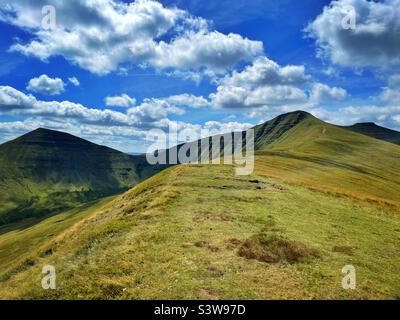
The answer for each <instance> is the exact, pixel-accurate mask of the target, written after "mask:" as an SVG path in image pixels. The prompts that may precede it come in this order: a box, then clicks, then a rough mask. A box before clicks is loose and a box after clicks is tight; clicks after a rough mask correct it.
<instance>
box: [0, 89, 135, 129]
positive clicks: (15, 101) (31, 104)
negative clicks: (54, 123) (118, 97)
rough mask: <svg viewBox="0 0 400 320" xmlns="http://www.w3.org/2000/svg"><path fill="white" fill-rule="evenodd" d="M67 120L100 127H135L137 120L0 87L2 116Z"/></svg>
mask: <svg viewBox="0 0 400 320" xmlns="http://www.w3.org/2000/svg"><path fill="white" fill-rule="evenodd" d="M4 113H9V114H22V115H28V116H43V117H50V118H59V119H60V118H61V119H62V118H67V119H70V120H77V121H80V122H81V123H92V124H98V125H106V126H107V125H122V126H128V125H134V124H135V121H137V119H135V118H131V117H128V116H127V115H126V114H124V113H121V112H115V111H112V110H107V109H105V110H99V109H89V108H86V107H85V106H83V105H81V104H78V103H74V102H70V101H61V102H59V101H41V100H37V99H36V98H35V97H34V96H32V95H26V94H24V93H23V92H20V91H18V90H16V89H14V88H12V87H9V86H0V114H4Z"/></svg>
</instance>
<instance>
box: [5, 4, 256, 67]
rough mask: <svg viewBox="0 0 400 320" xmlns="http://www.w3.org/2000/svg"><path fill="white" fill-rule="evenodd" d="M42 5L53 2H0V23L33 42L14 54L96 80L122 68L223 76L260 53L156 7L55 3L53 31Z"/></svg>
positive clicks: (250, 43) (198, 21)
mask: <svg viewBox="0 0 400 320" xmlns="http://www.w3.org/2000/svg"><path fill="white" fill-rule="evenodd" d="M45 4H52V1H50V2H49V1H44V0H38V1H32V2H28V3H26V1H23V0H15V1H13V2H12V3H9V2H8V1H5V0H0V5H3V9H0V10H1V11H0V19H1V20H3V21H5V22H7V23H10V24H13V25H16V26H19V27H22V28H24V29H27V30H29V31H30V32H31V33H32V34H33V36H34V39H32V40H31V41H29V42H27V43H22V42H20V43H16V44H14V45H13V46H12V50H14V51H18V52H21V53H23V54H25V55H31V56H35V57H37V58H39V59H41V60H44V61H46V60H48V59H49V58H50V57H53V56H63V57H64V58H65V59H67V60H69V61H71V62H72V63H74V64H77V65H79V66H80V67H82V68H84V69H86V70H89V71H91V72H93V73H96V74H107V73H110V72H112V71H115V70H118V68H119V67H120V65H121V64H123V63H131V64H136V65H141V66H152V67H155V68H159V69H178V70H188V71H190V70H196V71H199V69H201V70H203V71H204V70H213V71H215V72H223V71H225V70H226V69H228V68H230V67H232V66H233V65H235V64H236V63H237V62H239V61H250V60H252V59H253V58H254V57H255V56H258V55H261V54H262V53H263V45H262V43H261V42H259V41H251V40H249V39H246V38H244V37H242V36H240V35H237V34H228V35H225V34H222V33H219V32H217V31H213V30H212V29H211V28H210V25H209V24H208V22H207V21H205V20H204V19H202V18H200V17H193V16H191V15H190V14H189V13H188V12H186V11H184V10H180V9H177V8H175V7H171V8H168V7H165V6H163V5H162V4H161V3H159V2H157V1H152V0H136V1H135V2H132V3H123V2H117V1H115V0H83V1H82V0H81V1H78V0H70V1H62V2H60V1H57V2H56V3H55V6H56V8H57V28H56V29H55V30H43V29H42V28H41V27H40V21H41V19H42V16H41V15H40V14H41V10H40V9H41V8H42V6H43V5H45Z"/></svg>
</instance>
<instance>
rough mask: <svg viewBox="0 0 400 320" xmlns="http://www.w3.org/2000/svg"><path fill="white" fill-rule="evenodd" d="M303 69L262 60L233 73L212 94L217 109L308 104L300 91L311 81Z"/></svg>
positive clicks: (212, 101)
mask: <svg viewBox="0 0 400 320" xmlns="http://www.w3.org/2000/svg"><path fill="white" fill-rule="evenodd" d="M310 79H311V78H310V76H308V75H306V74H305V68H304V66H284V67H281V66H279V65H278V64H277V63H276V62H274V61H272V60H270V59H268V58H266V57H260V58H258V59H256V60H255V61H254V63H253V64H252V65H250V66H247V67H246V68H245V69H244V70H243V71H241V72H238V71H233V72H232V74H231V75H227V76H225V77H224V78H223V79H222V80H220V81H219V85H218V87H217V91H216V92H215V93H213V94H211V95H210V100H211V103H212V105H213V106H215V107H217V108H243V107H246V108H256V107H263V106H277V105H285V104H296V103H297V104H299V103H305V102H306V100H307V95H306V93H305V92H304V91H303V89H301V87H302V86H303V85H305V84H306V83H307V82H308V81H309V80H310Z"/></svg>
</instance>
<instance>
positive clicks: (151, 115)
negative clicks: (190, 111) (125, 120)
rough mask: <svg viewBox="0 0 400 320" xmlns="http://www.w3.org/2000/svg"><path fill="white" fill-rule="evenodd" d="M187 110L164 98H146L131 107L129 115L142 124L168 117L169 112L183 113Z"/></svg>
mask: <svg viewBox="0 0 400 320" xmlns="http://www.w3.org/2000/svg"><path fill="white" fill-rule="evenodd" d="M184 113H185V111H184V110H183V109H181V108H178V107H176V106H174V105H172V104H171V103H169V102H168V101H166V100H163V99H145V100H144V101H143V102H142V103H141V104H140V105H139V106H137V107H133V108H130V109H129V110H128V115H129V116H131V117H133V118H135V119H136V120H137V121H138V122H139V123H140V124H141V125H144V124H146V123H153V122H156V121H160V120H163V119H166V117H167V115H168V114H175V115H183V114H184Z"/></svg>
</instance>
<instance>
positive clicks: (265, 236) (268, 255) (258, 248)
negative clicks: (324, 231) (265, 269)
mask: <svg viewBox="0 0 400 320" xmlns="http://www.w3.org/2000/svg"><path fill="white" fill-rule="evenodd" d="M238 254H239V256H241V257H244V258H246V259H254V260H258V261H261V262H266V263H278V262H289V263H296V262H303V261H306V260H308V259H311V258H315V257H318V251H317V250H316V249H313V248H310V247H308V246H307V245H305V244H303V243H301V242H299V241H292V240H289V239H287V238H286V237H285V236H284V235H282V233H281V231H280V229H279V228H276V226H275V223H274V222H273V221H269V222H268V223H267V224H266V226H265V227H264V229H263V230H261V232H260V233H258V234H256V235H255V236H253V237H252V238H250V239H248V240H245V241H244V242H243V243H242V244H241V246H240V247H239V250H238Z"/></svg>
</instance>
